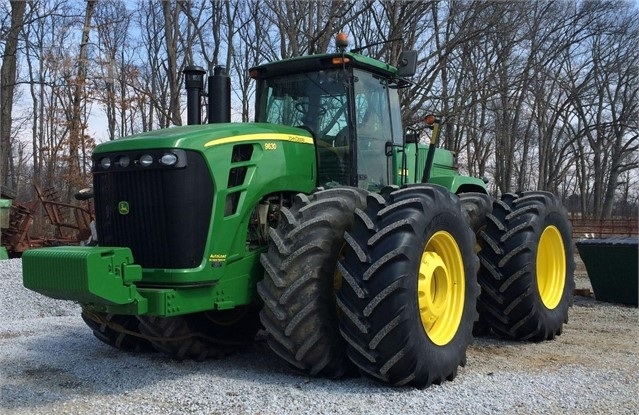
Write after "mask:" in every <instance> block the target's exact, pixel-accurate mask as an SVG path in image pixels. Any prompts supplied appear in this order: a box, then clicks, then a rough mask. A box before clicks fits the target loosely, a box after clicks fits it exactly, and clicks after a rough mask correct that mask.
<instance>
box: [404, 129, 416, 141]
mask: <svg viewBox="0 0 639 415" xmlns="http://www.w3.org/2000/svg"><path fill="white" fill-rule="evenodd" d="M405 141H406V144H411V143H416V142H417V141H418V137H417V131H406V139H405Z"/></svg>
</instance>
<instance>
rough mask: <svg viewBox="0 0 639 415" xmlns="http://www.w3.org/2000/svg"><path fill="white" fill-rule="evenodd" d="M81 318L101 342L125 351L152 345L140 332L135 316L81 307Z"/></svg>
mask: <svg viewBox="0 0 639 415" xmlns="http://www.w3.org/2000/svg"><path fill="white" fill-rule="evenodd" d="M81 316H82V320H84V322H85V323H86V325H87V326H89V328H90V329H91V330H92V331H93V335H94V336H95V337H96V338H97V339H98V340H100V341H101V342H103V343H105V344H108V345H109V346H111V347H115V348H116V349H120V350H124V351H126V352H147V351H152V350H153V347H152V346H151V343H149V342H148V341H147V340H146V339H144V338H143V337H142V335H141V334H140V330H139V327H138V319H137V318H136V317H135V316H126V315H119V314H107V313H100V312H96V311H92V310H89V309H85V308H82V314H81Z"/></svg>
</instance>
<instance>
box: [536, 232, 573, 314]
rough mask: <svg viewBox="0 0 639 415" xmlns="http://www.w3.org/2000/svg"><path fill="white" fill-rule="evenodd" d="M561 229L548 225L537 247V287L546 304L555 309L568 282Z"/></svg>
mask: <svg viewBox="0 0 639 415" xmlns="http://www.w3.org/2000/svg"><path fill="white" fill-rule="evenodd" d="M565 252H566V251H565V249H564V242H563V239H562V238H561V233H560V232H559V229H557V227H555V226H552V225H551V226H548V227H546V229H544V231H543V233H542V234H541V237H540V238H539V246H538V249H537V261H536V263H537V289H538V290H539V295H540V297H541V301H542V302H543V303H544V305H545V306H546V307H547V308H548V309H550V310H553V309H554V308H556V307H557V305H559V302H560V301H561V297H562V295H563V292H564V287H565V284H566V255H565Z"/></svg>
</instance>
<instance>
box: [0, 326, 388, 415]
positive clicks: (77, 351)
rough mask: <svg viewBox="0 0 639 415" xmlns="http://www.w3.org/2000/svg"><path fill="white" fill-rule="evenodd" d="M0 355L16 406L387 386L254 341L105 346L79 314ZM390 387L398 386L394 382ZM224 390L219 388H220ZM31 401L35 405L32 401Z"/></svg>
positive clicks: (7, 402)
mask: <svg viewBox="0 0 639 415" xmlns="http://www.w3.org/2000/svg"><path fill="white" fill-rule="evenodd" d="M8 342H10V343H11V345H10V347H4V346H3V349H7V352H6V354H5V355H4V356H2V357H0V373H2V374H3V379H2V380H0V408H2V409H3V410H9V411H11V410H18V409H20V408H24V407H31V408H33V407H34V405H38V406H46V405H50V404H52V403H55V402H65V401H84V400H87V401H90V400H91V396H96V395H99V396H101V397H104V396H109V395H113V396H114V399H115V397H118V399H120V397H121V396H122V395H127V394H137V395H140V394H144V393H145V390H147V389H148V390H149V391H158V390H162V389H166V390H170V389H171V388H173V387H175V385H182V386H184V387H187V388H188V387H190V388H192V390H193V392H194V393H198V392H201V391H198V390H197V389H199V388H211V389H213V388H215V390H216V393H219V391H220V388H222V389H224V385H228V387H227V389H228V390H227V391H226V392H225V393H227V394H230V395H229V396H233V395H232V394H234V393H237V390H236V388H237V385H238V383H239V384H241V385H244V386H245V387H246V388H248V389H259V388H263V387H264V386H276V387H283V388H291V389H293V388H295V389H306V388H309V389H310V388H313V389H315V390H317V389H318V388H320V389H323V390H324V391H325V392H326V393H331V392H333V391H339V392H340V393H344V392H345V390H348V392H353V393H361V392H366V393H376V392H386V393H388V391H389V388H388V387H387V386H383V385H380V384H377V383H375V382H373V381H369V380H367V379H366V378H350V379H340V380H330V379H323V378H313V377H309V376H305V375H303V374H299V373H296V372H294V371H293V370H292V369H289V368H288V366H287V365H286V364H285V363H284V362H282V361H281V360H280V359H279V358H278V357H277V356H275V355H274V354H273V353H272V352H271V351H270V349H269V348H268V346H267V345H266V343H265V342H263V341H259V342H256V343H255V344H253V345H252V346H249V347H247V348H246V349H244V350H239V351H237V352H236V353H233V354H231V355H229V356H226V357H224V358H222V359H218V360H213V359H211V360H205V361H203V362H195V361H192V360H185V361H176V360H173V359H170V358H168V357H166V356H164V355H163V354H161V353H152V352H147V353H144V352H141V353H129V352H123V351H120V350H117V349H114V348H111V347H109V346H107V345H105V344H103V343H101V342H100V341H98V340H97V339H95V338H94V337H93V335H92V333H91V331H90V330H89V329H88V328H87V327H86V326H84V324H83V323H82V322H81V321H79V318H78V322H77V324H75V322H74V323H72V324H66V325H64V324H63V325H60V326H59V327H54V328H51V327H50V328H47V329H40V330H36V331H31V330H29V331H28V332H27V333H24V332H23V333H22V334H21V335H20V336H17V337H12V338H11V339H10V340H8ZM395 391H398V390H397V389H396V390H395ZM223 393H224V392H223ZM36 402H37V404H36Z"/></svg>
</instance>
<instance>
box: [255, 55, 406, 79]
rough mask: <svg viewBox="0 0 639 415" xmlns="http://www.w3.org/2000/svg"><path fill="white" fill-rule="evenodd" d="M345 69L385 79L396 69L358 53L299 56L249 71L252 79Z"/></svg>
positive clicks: (394, 73)
mask: <svg viewBox="0 0 639 415" xmlns="http://www.w3.org/2000/svg"><path fill="white" fill-rule="evenodd" d="M342 65H344V66H346V67H352V68H358V69H364V70H367V71H369V72H373V73H375V74H377V75H381V76H383V77H385V78H395V76H396V73H397V68H396V67H394V66H392V65H388V64H386V63H384V62H381V61H378V60H377V59H373V58H370V57H368V56H364V55H360V54H359V53H353V52H344V53H328V54H321V55H308V56H300V57H295V58H290V59H284V60H280V61H275V62H270V63H265V64H262V65H258V66H254V67H252V68H251V69H249V74H250V75H251V78H253V79H263V78H271V77H274V76H279V75H286V74H291V73H299V72H310V71H316V70H321V69H333V68H339V67H341V66H342Z"/></svg>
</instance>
